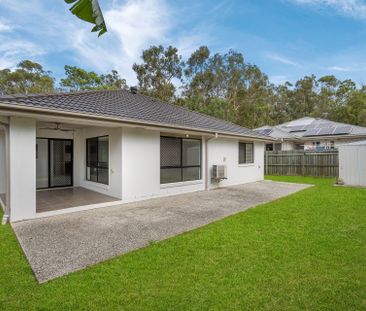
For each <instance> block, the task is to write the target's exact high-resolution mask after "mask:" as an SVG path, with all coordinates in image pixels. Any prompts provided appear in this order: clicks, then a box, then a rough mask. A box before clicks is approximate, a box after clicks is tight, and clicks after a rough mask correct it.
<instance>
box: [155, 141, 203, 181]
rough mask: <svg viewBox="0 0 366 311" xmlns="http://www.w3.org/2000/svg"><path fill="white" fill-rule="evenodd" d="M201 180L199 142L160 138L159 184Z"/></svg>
mask: <svg viewBox="0 0 366 311" xmlns="http://www.w3.org/2000/svg"><path fill="white" fill-rule="evenodd" d="M199 179H201V141H200V140H199V139H191V138H179V137H160V183H161V184H167V183H174V182H181V181H190V180H199Z"/></svg>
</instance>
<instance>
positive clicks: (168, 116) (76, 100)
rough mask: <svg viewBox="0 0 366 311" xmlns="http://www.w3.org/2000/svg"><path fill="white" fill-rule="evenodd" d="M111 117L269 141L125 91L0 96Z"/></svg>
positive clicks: (14, 103) (16, 103) (20, 104)
mask: <svg viewBox="0 0 366 311" xmlns="http://www.w3.org/2000/svg"><path fill="white" fill-rule="evenodd" d="M5 107H6V108H9V107H10V108H17V109H22V110H27V109H35V108H36V109H38V110H39V109H42V110H46V111H47V112H55V113H57V112H58V113H68V114H70V113H71V114H77V115H86V116H88V117H90V118H93V117H98V118H103V117H105V118H113V119H116V120H117V121H121V122H131V123H139V124H147V125H155V126H157V125H158V126H162V127H170V128H180V129H186V130H197V131H203V132H212V133H218V134H226V135H234V136H243V137H251V138H257V139H262V140H268V138H269V137H268V136H263V135H261V134H260V133H257V132H255V131H253V130H250V129H247V128H244V127H241V126H239V125H236V124H233V123H229V122H225V121H223V120H220V119H217V118H213V117H210V116H207V115H205V114H202V113H198V112H193V111H190V110H188V109H186V108H184V107H180V106H177V105H174V104H170V103H167V102H164V101H161V100H158V99H155V98H152V97H149V96H145V95H142V94H138V93H134V92H130V91H126V90H101V91H82V92H70V93H55V94H33V95H8V96H0V109H1V108H5Z"/></svg>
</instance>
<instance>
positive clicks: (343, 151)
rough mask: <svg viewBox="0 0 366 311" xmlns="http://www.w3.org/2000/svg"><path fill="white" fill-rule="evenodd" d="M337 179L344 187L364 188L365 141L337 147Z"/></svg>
mask: <svg viewBox="0 0 366 311" xmlns="http://www.w3.org/2000/svg"><path fill="white" fill-rule="evenodd" d="M339 179H340V182H342V183H343V184H344V185H348V186H359V187H366V140H364V141H358V142H353V143H349V144H343V145H340V146H339Z"/></svg>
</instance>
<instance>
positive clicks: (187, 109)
mask: <svg viewBox="0 0 366 311" xmlns="http://www.w3.org/2000/svg"><path fill="white" fill-rule="evenodd" d="M115 91H126V90H122V89H121V90H115ZM137 94H138V95H140V96H144V97H147V98H150V99H152V100H153V101H155V102H161V103H163V104H165V105H170V106H172V107H175V108H180V109H182V110H185V111H188V112H191V113H192V112H193V113H196V114H199V115H201V116H204V117H205V118H211V119H214V120H216V121H219V122H224V123H226V124H230V125H234V126H237V127H240V128H242V129H245V130H248V131H250V132H252V133H254V134H255V135H258V134H257V133H256V132H255V131H254V130H253V129H250V128H247V127H244V126H241V125H239V124H235V123H233V122H230V121H226V120H223V119H219V118H217V117H214V116H211V115H208V114H205V113H203V112H200V111H196V110H191V109H189V108H187V107H184V106H180V105H177V104H174V103H170V102H168V101H164V100H161V99H159V98H156V97H152V96H150V95H146V94H143V93H137Z"/></svg>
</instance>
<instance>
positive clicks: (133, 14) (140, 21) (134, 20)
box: [105, 0, 171, 58]
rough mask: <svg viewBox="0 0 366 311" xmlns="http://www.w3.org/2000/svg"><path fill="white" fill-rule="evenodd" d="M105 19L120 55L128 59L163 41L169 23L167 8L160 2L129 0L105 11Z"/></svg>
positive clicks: (153, 0)
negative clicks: (120, 50) (116, 39)
mask: <svg viewBox="0 0 366 311" xmlns="http://www.w3.org/2000/svg"><path fill="white" fill-rule="evenodd" d="M105 19H106V23H107V25H108V28H109V31H110V32H111V33H112V34H114V35H116V36H117V37H118V39H119V41H120V42H121V47H122V50H123V52H124V53H125V54H126V55H127V56H128V57H132V58H133V57H135V56H136V54H138V55H139V54H140V53H141V49H142V48H145V47H146V45H147V44H149V43H154V42H157V41H163V40H164V38H165V36H166V33H167V31H168V30H169V28H170V24H171V21H170V8H169V7H168V5H167V4H166V3H165V2H164V1H162V0H137V1H133V0H129V1H127V2H126V3H125V4H123V5H115V6H114V7H112V8H111V9H110V10H108V11H107V12H106V13H105Z"/></svg>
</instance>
